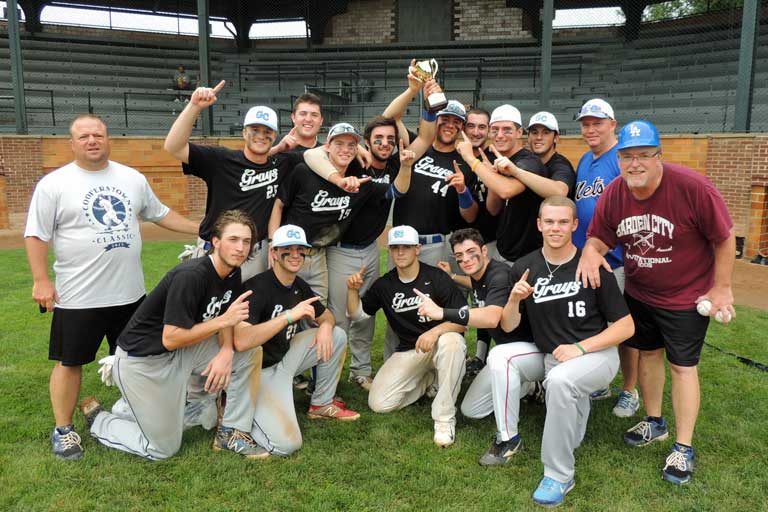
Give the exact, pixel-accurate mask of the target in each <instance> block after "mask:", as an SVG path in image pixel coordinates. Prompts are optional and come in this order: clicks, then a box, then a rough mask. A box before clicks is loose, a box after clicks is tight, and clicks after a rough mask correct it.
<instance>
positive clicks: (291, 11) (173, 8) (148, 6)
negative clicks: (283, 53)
mask: <svg viewBox="0 0 768 512" xmlns="http://www.w3.org/2000/svg"><path fill="white" fill-rule="evenodd" d="M411 1H418V0H411ZM663 1H665V0H554V8H555V9H580V8H591V7H614V6H615V7H621V9H622V10H623V11H624V15H625V16H626V19H627V31H626V37H627V38H628V39H633V38H634V37H633V34H634V35H636V31H637V29H639V27H640V20H641V17H642V13H643V10H644V9H645V7H646V6H648V5H651V4H655V3H661V2H663ZM18 3H19V5H20V6H21V7H22V9H24V13H25V15H26V27H27V30H28V31H29V32H33V33H34V32H40V31H42V29H43V27H42V24H41V23H40V14H41V13H42V11H43V8H45V7H46V6H49V5H66V6H70V7H73V6H83V7H90V8H92V9H120V10H125V11H134V12H141V11H143V12H151V13H158V14H177V13H178V14H185V15H191V16H195V15H197V3H198V2H197V0H71V1H61V0H18ZM543 3H544V0H506V4H507V7H517V8H520V9H522V10H523V12H524V13H525V15H526V17H527V18H528V20H529V22H530V25H531V28H532V29H533V32H534V33H535V34H536V35H537V37H538V32H539V30H538V27H539V26H540V12H541V8H542V6H543ZM348 5H349V0H268V1H253V0H217V1H210V0H209V2H208V11H209V16H210V17H213V18H219V19H226V20H228V21H229V22H231V23H232V25H234V27H235V32H236V34H235V40H236V42H237V46H238V48H240V49H246V48H248V46H249V40H248V33H249V31H250V28H251V25H252V24H253V23H255V22H258V21H280V20H295V19H303V20H305V21H306V22H307V26H308V28H309V31H310V34H311V38H312V42H313V43H321V42H322V38H323V34H324V33H325V26H326V24H327V23H328V21H329V20H330V19H331V18H332V17H333V16H335V15H337V14H340V13H344V12H346V11H347V7H348Z"/></svg>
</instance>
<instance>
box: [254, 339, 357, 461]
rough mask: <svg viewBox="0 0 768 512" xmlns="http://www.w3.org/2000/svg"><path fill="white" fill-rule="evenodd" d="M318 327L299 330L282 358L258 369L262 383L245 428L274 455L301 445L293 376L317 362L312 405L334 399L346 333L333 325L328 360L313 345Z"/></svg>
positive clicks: (289, 451)
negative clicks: (318, 353) (320, 355)
mask: <svg viewBox="0 0 768 512" xmlns="http://www.w3.org/2000/svg"><path fill="white" fill-rule="evenodd" d="M316 334H317V329H308V330H306V331H301V332H300V333H298V334H297V335H296V336H294V337H293V339H291V346H290V348H289V349H288V352H287V353H286V354H285V356H283V359H282V360H281V361H280V362H279V363H277V364H274V365H272V366H270V367H269V368H264V369H262V370H261V383H260V387H259V392H258V396H257V398H256V407H255V412H254V414H253V415H252V416H251V421H250V424H249V427H248V429H250V432H251V436H253V439H254V440H255V441H256V442H257V443H258V444H259V445H260V446H262V447H263V448H265V449H266V450H268V451H269V452H270V453H272V454H273V455H281V456H287V455H290V454H292V453H293V452H295V451H296V450H298V449H299V448H301V445H302V438H301V430H300V429H299V422H298V420H297V418H296V407H295V406H294V404H293V378H294V377H295V376H296V375H299V374H301V373H303V372H305V371H307V370H308V369H310V368H312V367H313V366H317V383H316V385H315V391H314V393H312V398H311V400H310V403H311V404H312V405H326V404H329V403H331V402H332V401H333V397H334V395H335V394H336V386H337V385H338V383H339V377H341V370H342V368H343V366H344V358H345V356H346V352H347V350H346V349H347V335H346V333H345V332H344V331H343V330H342V329H340V328H339V327H334V328H333V350H332V352H331V357H330V359H328V361H325V362H323V361H320V360H319V359H318V357H317V347H315V346H312V344H313V342H314V340H315V335H316Z"/></svg>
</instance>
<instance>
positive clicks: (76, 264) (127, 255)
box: [24, 161, 169, 309]
mask: <svg viewBox="0 0 768 512" xmlns="http://www.w3.org/2000/svg"><path fill="white" fill-rule="evenodd" d="M168 212H169V209H168V207H167V206H165V205H164V204H163V203H161V202H160V200H159V199H158V198H157V196H156V195H155V193H154V192H153V191H152V188H151V187H150V186H149V183H148V182H147V180H146V178H145V177H144V176H143V175H142V174H141V173H140V172H138V171H136V170H135V169H132V168H130V167H126V166H124V165H121V164H118V163H116V162H112V161H110V162H109V163H108V165H107V167H106V168H105V169H103V170H101V171H87V170H85V169H82V168H81V167H79V166H78V165H77V164H75V163H74V162H73V163H70V164H67V165H65V166H64V167H61V168H59V169H56V170H55V171H53V172H52V173H50V174H48V175H47V176H45V177H44V178H43V179H42V180H40V183H38V184H37V187H36V188H35V193H34V194H33V195H32V202H31V203H30V205H29V214H28V216H27V228H26V230H25V232H24V236H25V237H28V236H34V237H37V238H39V239H40V240H43V241H44V242H51V241H53V248H54V254H55V256H56V262H55V263H54V265H53V270H54V272H55V273H56V291H57V293H58V295H59V301H58V303H57V304H56V305H57V306H58V307H62V308H67V309H86V308H95V307H109V306H120V305H123V304H130V303H132V302H135V301H137V300H139V298H141V296H142V295H144V294H145V293H146V292H145V290H144V273H143V271H142V268H141V234H140V232H139V221H140V220H147V221H151V222H156V221H158V220H162V219H163V218H164V217H165V216H166V215H167V214H168Z"/></svg>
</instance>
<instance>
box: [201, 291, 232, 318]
mask: <svg viewBox="0 0 768 512" xmlns="http://www.w3.org/2000/svg"><path fill="white" fill-rule="evenodd" d="M231 298H232V290H227V291H226V292H224V295H222V297H221V299H219V298H218V297H211V302H209V303H208V306H207V307H206V308H205V313H203V322H207V321H208V320H211V319H213V318H216V317H217V316H219V313H220V312H221V307H222V306H223V305H224V304H227V303H228V302H229V301H230V299H231Z"/></svg>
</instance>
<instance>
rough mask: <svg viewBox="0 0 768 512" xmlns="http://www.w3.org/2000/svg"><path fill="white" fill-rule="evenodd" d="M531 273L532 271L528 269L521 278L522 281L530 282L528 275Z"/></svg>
mask: <svg viewBox="0 0 768 512" xmlns="http://www.w3.org/2000/svg"><path fill="white" fill-rule="evenodd" d="M530 272H531V269H529V268H527V269H525V272H523V275H522V277H521V278H520V281H524V282H526V283H527V282H528V274H529V273H530Z"/></svg>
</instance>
